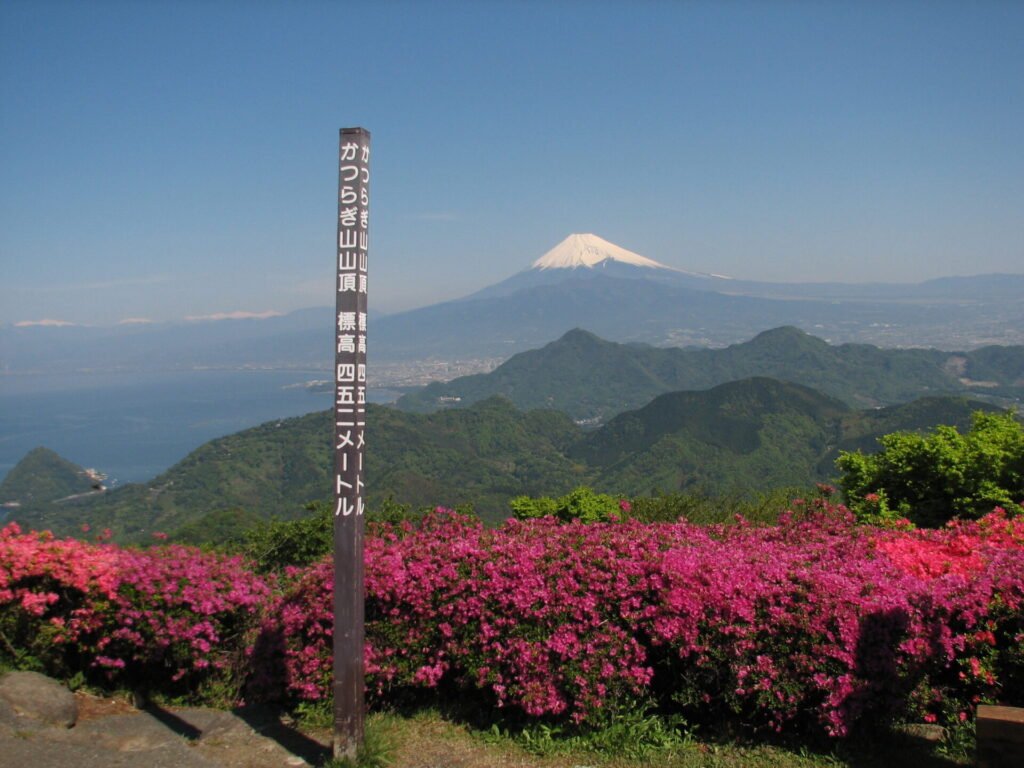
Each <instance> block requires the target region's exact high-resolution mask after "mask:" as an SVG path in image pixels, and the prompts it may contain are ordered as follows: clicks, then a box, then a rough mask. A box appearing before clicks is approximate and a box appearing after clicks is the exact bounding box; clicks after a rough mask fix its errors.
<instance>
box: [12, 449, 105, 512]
mask: <svg viewBox="0 0 1024 768" xmlns="http://www.w3.org/2000/svg"><path fill="white" fill-rule="evenodd" d="M99 480H100V478H99V477H98V476H96V475H94V474H91V473H90V472H89V471H87V470H85V469H83V468H82V467H80V466H78V465H77V464H75V463H73V462H70V461H68V460H67V459H65V458H63V457H61V456H59V455H57V454H56V453H55V452H53V451H51V450H50V449H49V448H42V447H40V448H34V449H33V450H31V451H29V452H28V453H27V454H25V458H23V459H22V460H21V461H20V462H18V464H17V466H15V467H14V468H13V469H11V471H10V472H8V473H7V476H6V477H5V478H4V479H3V482H2V483H0V504H3V505H5V506H8V508H11V509H19V508H20V510H26V511H27V510H32V509H36V508H37V507H40V506H46V505H48V504H49V503H50V502H53V501H57V500H59V499H65V498H67V497H69V496H76V495H78V494H84V493H91V492H92V491H94V490H96V488H95V487H94V486H97V485H99Z"/></svg>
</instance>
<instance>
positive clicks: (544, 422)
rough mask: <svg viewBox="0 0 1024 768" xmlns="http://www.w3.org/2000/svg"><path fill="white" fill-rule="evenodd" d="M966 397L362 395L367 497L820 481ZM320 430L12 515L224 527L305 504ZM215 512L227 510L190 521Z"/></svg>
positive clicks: (787, 390) (492, 511)
mask: <svg viewBox="0 0 1024 768" xmlns="http://www.w3.org/2000/svg"><path fill="white" fill-rule="evenodd" d="M978 409H988V410H992V409H993V407H992V406H989V405H985V404H982V403H978V402H971V401H968V400H965V399H962V398H955V397H936V398H926V399H922V400H917V401H914V402H912V403H907V404H904V405H899V406H892V407H889V408H881V409H871V410H853V409H851V408H850V407H849V406H848V405H846V404H845V403H843V402H842V401H840V400H837V399H835V398H833V397H830V396H827V395H824V394H822V393H820V392H817V391H815V390H813V389H810V388H808V387H804V386H801V385H797V384H792V383H788V382H780V381H777V380H772V379H767V378H752V379H747V380H741V381H737V382H730V383H728V384H724V385H720V386H718V387H714V388H712V389H710V390H703V391H695V392H692V391H691V392H675V393H670V394H667V395H662V396H660V397H657V398H656V399H654V400H653V401H652V402H650V403H649V404H648V405H646V406H645V407H643V408H640V409H638V410H636V411H632V412H628V413H623V414H620V415H619V416H618V417H616V418H614V419H612V420H611V421H610V422H609V423H608V424H606V425H605V426H604V427H602V428H600V429H597V430H594V431H591V432H583V431H582V430H580V429H579V428H578V427H577V426H575V425H574V424H573V423H572V421H571V420H570V419H569V418H568V417H567V416H565V415H564V414H562V413H559V412H556V411H531V412H526V413H523V412H520V411H518V410H516V409H515V408H514V407H513V406H512V405H511V403H509V402H508V401H507V400H503V399H500V398H493V399H490V400H486V401H483V402H480V403H477V404H476V405H474V406H472V407H469V408H464V409H456V410H449V411H442V412H439V413H435V414H429V415H422V414H411V413H405V412H402V411H398V410H396V409H390V408H384V407H379V406H371V407H370V409H369V411H368V419H367V423H368V439H367V491H368V500H369V502H370V505H371V507H372V506H374V505H376V504H379V503H380V502H381V501H382V500H384V499H386V498H388V497H393V498H394V499H395V500H396V501H399V502H403V503H409V504H413V505H415V506H421V505H434V504H443V505H451V506H454V505H456V504H462V503H466V502H470V503H472V504H473V505H474V506H475V508H476V509H477V510H478V511H479V512H480V513H481V515H482V516H483V517H485V519H489V520H492V521H493V520H499V519H501V518H503V517H504V516H505V515H506V514H507V513H508V508H507V502H508V500H509V499H510V498H512V497H514V496H517V495H520V494H529V495H542V494H543V495H560V494H563V493H566V492H567V491H569V490H570V489H572V488H573V487H575V486H577V485H581V484H586V485H590V486H592V487H594V488H596V489H597V490H602V491H606V492H610V493H620V494H624V495H644V494H651V493H657V492H661V491H665V492H670V491H677V490H686V489H699V490H701V491H704V492H708V493H712V494H715V493H757V492H761V491H767V490H770V489H772V488H774V487H778V486H791V485H806V484H809V483H811V482H814V481H817V480H825V479H828V478H830V477H831V476H832V475H833V474H834V469H833V461H834V459H835V456H836V455H837V453H838V451H839V450H840V449H845V450H850V449H857V448H860V449H863V450H866V451H871V450H873V449H874V448H875V447H876V445H875V440H876V439H877V438H878V437H879V436H881V435H883V434H887V433H889V432H894V431H899V430H920V429H927V428H930V427H932V426H935V425H937V424H951V425H954V426H957V427H959V428H965V427H967V426H968V424H969V420H970V414H971V412H972V411H974V410H978ZM330 435H331V415H330V413H329V412H326V411H325V412H321V413H312V414H309V415H307V416H302V417H299V418H294V419H284V420H281V421H274V422H269V423H267V424H263V425H261V426H258V427H255V428H253V429H248V430H245V431H243V432H239V433H237V434H234V435H229V436H227V437H223V438H220V439H217V440H213V441H211V442H209V443H207V444H205V445H203V446H202V447H200V448H199V449H197V450H196V451H194V452H192V453H191V454H189V455H188V456H187V457H186V458H185V459H184V460H183V461H181V462H180V463H178V464H177V465H175V466H174V467H172V468H171V469H169V470H168V471H167V472H165V473H164V474H162V475H160V476H159V477H157V478H155V479H154V480H152V481H150V482H148V483H145V484H136V485H127V486H124V487H122V488H119V489H117V490H114V491H111V492H108V493H106V494H102V495H97V496H90V497H85V498H81V499H78V500H70V501H65V502H62V503H60V504H40V505H37V506H36V507H35V508H33V509H29V508H24V509H15V510H11V515H10V517H12V518H14V519H17V520H18V521H19V522H21V523H22V524H23V525H26V526H29V527H33V528H44V527H45V528H50V529H52V530H55V531H56V532H58V533H61V534H72V535H73V534H76V533H78V532H79V530H80V526H81V524H82V523H85V522H87V523H89V524H90V526H92V527H93V528H94V529H98V528H105V527H110V528H111V529H113V530H114V531H115V533H116V535H117V536H118V538H120V539H121V540H145V539H147V538H148V536H149V534H150V533H152V532H153V531H165V532H171V533H173V532H175V531H178V530H181V529H186V530H187V531H188V538H190V539H192V540H200V539H201V538H202V530H200V529H201V528H202V526H203V525H207V526H212V525H216V526H218V528H219V529H223V530H220V533H219V534H218V535H223V533H224V531H225V530H228V529H230V527H231V526H232V525H246V524H249V523H251V522H252V521H253V520H254V519H258V518H266V517H269V516H271V515H276V516H279V517H292V516H295V515H299V514H302V508H303V505H304V504H306V503H307V502H309V501H315V500H320V499H327V498H329V497H330V495H331V480H330V475H329V466H328V462H329V461H330V456H331V447H330ZM35 454H36V452H33V453H32V454H29V456H28V457H26V459H25V462H28V463H29V464H28V467H26V468H22V467H21V465H19V468H16V469H15V470H12V472H11V474H10V475H9V478H10V477H14V478H18V477H22V478H25V477H30V475H29V469H30V468H31V466H32V465H35V466H36V467H37V469H38V470H39V474H38V475H35V476H34V478H31V477H30V480H31V482H30V485H31V484H32V483H34V482H36V481H38V483H39V487H52V482H53V478H51V477H50V476H49V474H48V473H49V469H47V468H52V469H54V473H55V474H56V475H61V473H62V472H63V470H62V469H61V468H60V465H59V464H57V463H55V462H49V463H47V464H46V465H45V466H40V465H38V456H36V455H35ZM54 455H55V454H54ZM25 462H23V464H24V463H25ZM33 487H34V486H33ZM217 510H232V512H231V513H230V514H226V513H225V514H218V515H214V516H212V517H210V518H206V520H205V521H203V518H204V516H206V515H209V514H210V513H213V512H216V511H217ZM197 521H198V522H197Z"/></svg>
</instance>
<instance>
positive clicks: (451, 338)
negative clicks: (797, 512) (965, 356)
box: [374, 234, 1024, 357]
mask: <svg viewBox="0 0 1024 768" xmlns="http://www.w3.org/2000/svg"><path fill="white" fill-rule="evenodd" d="M997 305H998V306H997ZM780 325H793V326H796V327H799V328H802V329H804V330H807V331H814V332H816V333H818V334H820V335H823V336H826V337H828V338H829V339H831V340H833V341H862V342H871V343H875V344H882V345H885V346H922V345H930V346H937V347H942V348H945V349H961V348H971V347H976V346H981V345H983V344H985V343H993V342H1007V341H1009V342H1010V343H1014V342H1018V343H1019V342H1024V275H988V276H978V277H968V278H944V279H942V280H933V281H928V282H925V283H919V284H914V285H893V284H863V285H849V284H838V283H817V284H792V283H791V284H783V283H759V282H755V281H749V280H734V279H732V278H728V277H725V276H722V275H715V274H703V273H696V272H688V271H685V270H680V269H675V268H672V267H668V266H666V265H664V264H661V263H659V262H657V261H655V260H653V259H650V258H648V257H646V256H641V255H640V254H637V253H633V252H631V251H628V250H626V249H625V248H622V247H620V246H618V245H615V244H613V243H609V242H608V241H606V240H603V239H602V238H600V237H597V236H596V235H593V234H583V235H579V234H575V235H570V236H569V237H568V238H566V239H565V240H564V241H562V242H561V243H559V244H558V245H556V246H555V247H554V248H553V249H552V250H550V251H549V252H548V253H546V254H544V255H543V256H541V257H540V258H539V259H537V260H536V261H535V262H534V263H533V265H532V266H531V267H530V268H529V269H527V270H525V271H523V272H520V273H519V274H517V275H513V276H512V277H510V278H508V279H507V280H503V281H501V282H499V283H497V284H495V285H492V286H489V287H487V288H484V289H482V290H480V291H477V292H476V293H474V294H471V295H469V296H466V297H465V298H462V299H458V300H455V301H448V302H443V303H441V304H435V305H432V306H429V307H424V308H421V309H416V310H412V311H410V312H404V313H401V314H397V315H390V316H386V317H382V318H381V319H380V320H379V321H378V322H377V323H376V325H375V328H374V339H375V341H374V344H375V345H377V347H378V349H381V348H382V351H381V354H383V355H386V356H393V357H403V356H404V357H414V356H423V355H436V356H442V357H443V356H445V355H450V354H453V353H455V354H463V355H509V354H512V353H514V352H518V351H522V350H525V349H530V348H533V347H536V346H538V345H539V344H543V343H545V342H548V341H551V340H553V339H555V338H558V337H559V336H560V335H561V334H563V333H564V332H565V331H568V330H570V329H572V328H576V327H580V328H587V329H588V330H590V331H592V332H594V333H596V334H598V335H599V336H602V337H604V338H608V339H613V340H615V341H620V342H629V341H640V342H646V343H650V344H655V345H658V346H687V345H701V346H706V345H721V344H729V343H734V342H736V341H739V340H741V339H744V338H749V337H750V336H753V335H754V334H756V333H758V332H759V331H762V330H764V329H766V328H772V327H776V326H780Z"/></svg>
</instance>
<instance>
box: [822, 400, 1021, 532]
mask: <svg viewBox="0 0 1024 768" xmlns="http://www.w3.org/2000/svg"><path fill="white" fill-rule="evenodd" d="M879 442H880V443H881V445H882V450H881V451H880V452H878V453H875V454H871V455H865V454H863V453H861V452H860V451H857V452H855V453H850V452H846V451H844V452H841V453H840V455H839V458H838V459H837V460H836V466H837V467H838V468H839V471H840V472H842V476H841V478H840V480H839V485H840V487H841V488H842V490H843V493H844V495H845V498H846V503H847V505H848V506H849V507H850V509H852V510H853V511H854V513H855V514H857V516H858V517H859V518H860V519H862V520H864V521H865V522H871V523H887V522H893V521H895V520H896V519H897V518H899V517H905V518H907V519H908V520H910V521H911V522H912V523H914V524H915V525H922V526H929V527H934V526H939V525H942V524H944V523H945V522H946V521H948V520H949V519H951V518H953V517H962V518H967V519H977V518H978V517H981V516H982V515H984V514H986V513H988V512H991V511H992V508H993V507H996V506H1004V507H1012V506H1015V505H1016V504H1018V503H1019V502H1021V500H1024V427H1022V425H1021V424H1020V422H1018V421H1017V419H1016V418H1015V416H1014V414H1013V413H1010V412H1007V413H1002V414H990V413H984V412H982V411H978V412H976V413H975V414H974V416H973V418H972V424H971V429H970V431H969V432H967V434H960V433H959V432H957V430H956V429H954V428H953V427H947V426H940V427H936V428H935V430H934V431H933V432H931V433H930V434H927V435H922V434H917V433H913V432H896V433H893V434H890V435H885V436H884V437H882V438H880V439H879Z"/></svg>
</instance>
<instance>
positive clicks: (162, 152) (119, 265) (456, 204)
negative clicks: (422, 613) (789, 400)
mask: <svg viewBox="0 0 1024 768" xmlns="http://www.w3.org/2000/svg"><path fill="white" fill-rule="evenodd" d="M1021 39H1024V4H1021V3H1013V2H962V3H942V2H919V3H898V2H897V3H882V2H878V3H871V2H851V3H838V2H836V3H827V2H821V3H811V2H777V3H772V2H748V3H742V2H719V3H704V2H625V1H623V2H582V1H578V2H551V3H539V2H486V1H484V2H464V3H440V2H429V3H428V2H422V3H408V2H376V3H369V2H367V3H312V2H298V3H294V2H293V3H271V2H255V3H236V2H163V3H159V2H147V3H113V2H90V3H56V2H40V1H39V0H34V1H33V2H22V1H21V0H13V1H12V0H8V2H6V3H4V4H2V5H0V174H2V178H3V183H2V185H0V260H2V261H0V267H2V275H0V322H3V323H14V322H20V321H26V320H41V319H44V318H45V319H51V320H62V321H67V322H74V323H82V324H106V323H116V322H119V321H121V320H124V319H126V318H145V319H152V320H170V319H180V318H183V317H186V316H204V315H214V314H220V313H232V312H252V313H263V312H269V311H276V312H285V311H289V310H292V309H296V308H299V307H305V306H316V305H327V304H330V303H332V301H333V294H332V276H333V271H332V270H333V260H334V249H333V240H334V227H335V223H334V222H335V218H334V217H335V207H336V202H335V191H336V184H337V179H336V165H335V160H336V157H335V155H336V152H337V131H338V129H339V128H341V127H343V126H354V125H361V126H364V127H366V128H368V129H369V130H370V131H371V132H372V133H373V147H374V157H373V178H372V186H371V196H372V197H371V209H372V213H371V252H370V256H371V266H370V275H371V292H370V304H371V307H372V308H373V309H377V310H380V311H395V310H399V309H403V308H408V307H411V306H416V305H422V304H428V303H432V302H434V301H438V300H441V299H446V298H453V297H456V296H460V295H464V294H465V293H468V292H470V291H472V290H475V289H477V288H480V287H483V286H484V285H487V284H490V283H493V282H496V281H498V280H500V279H503V278H505V277H507V276H509V275H511V274H513V273H515V272H517V271H519V270H521V269H524V268H526V267H527V266H529V264H530V262H531V261H533V260H534V259H536V258H537V257H539V256H540V255H542V254H543V253H544V252H545V251H547V250H548V249H549V248H551V247H552V246H554V245H555V244H556V243H557V242H559V241H560V240H561V239H562V238H564V237H565V236H566V235H567V234H569V233H570V232H594V233H596V234H598V235H600V236H602V237H604V238H606V239H608V240H611V241H612V242H615V243H617V244H619V245H622V246H624V247H626V248H629V249H631V250H633V251H636V252H639V253H641V254H644V255H645V256H649V257H651V258H654V259H657V260H659V261H662V262H664V263H666V264H670V265H673V266H677V267H681V268H685V269H694V270H701V271H712V272H719V273H725V274H730V275H734V276H737V277H745V278H751V279H764V280H787V281H788V280H796V281H804V280H839V281H857V282H861V281H871V280H883V281H889V280H891V281H915V280H921V279H927V278H931V277H938V276H943V275H951V274H978V273H985V272H1021V271H1024V266H1022V265H1024V247H1022V243H1024V214H1022V212H1024V146H1022V145H1024V139H1022V137H1024V46H1022V45H1021V44H1020V41H1021Z"/></svg>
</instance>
